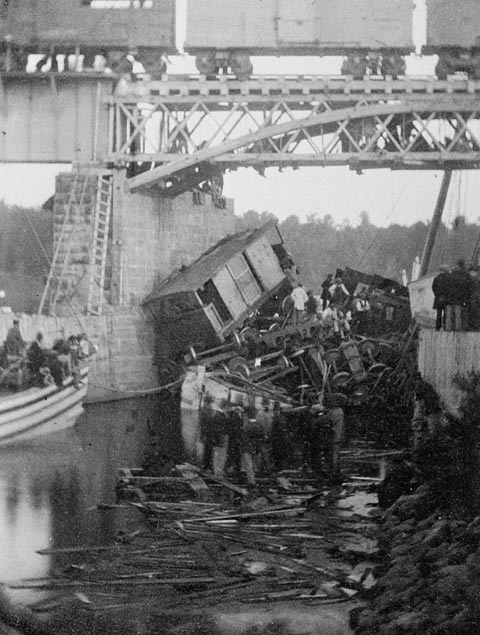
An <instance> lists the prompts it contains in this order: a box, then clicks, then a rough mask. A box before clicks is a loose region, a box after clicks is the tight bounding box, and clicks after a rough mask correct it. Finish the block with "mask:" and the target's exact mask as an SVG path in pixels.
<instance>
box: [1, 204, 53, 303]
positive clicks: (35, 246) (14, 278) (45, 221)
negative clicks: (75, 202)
mask: <svg viewBox="0 0 480 635" xmlns="http://www.w3.org/2000/svg"><path fill="white" fill-rule="evenodd" d="M39 242H41V244H42V245H43V247H44V249H45V251H46V253H47V254H48V255H49V257H51V254H52V245H53V220H52V213H51V212H48V211H45V210H38V209H23V208H20V207H16V206H8V205H5V204H4V203H3V202H1V201H0V290H2V291H5V300H4V301H3V304H4V305H6V306H10V307H12V309H13V310H14V311H16V312H24V313H34V312H35V311H36V310H37V309H38V306H39V300H40V297H41V294H42V290H43V283H44V279H45V276H46V275H47V274H48V270H49V266H48V262H47V259H46V257H45V255H44V254H43V253H42V249H41V247H40V244H39Z"/></svg>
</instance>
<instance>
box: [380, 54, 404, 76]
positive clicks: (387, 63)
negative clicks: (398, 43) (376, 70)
mask: <svg viewBox="0 0 480 635" xmlns="http://www.w3.org/2000/svg"><path fill="white" fill-rule="evenodd" d="M381 69H382V75H383V76H384V77H386V76H387V75H390V76H391V77H393V79H397V77H399V75H405V72H406V70H407V65H406V63H405V60H404V59H403V57H402V56H401V55H396V54H391V55H384V56H383V59H382V66H381Z"/></svg>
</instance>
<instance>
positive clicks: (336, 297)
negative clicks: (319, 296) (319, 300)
mask: <svg viewBox="0 0 480 635" xmlns="http://www.w3.org/2000/svg"><path fill="white" fill-rule="evenodd" d="M328 291H329V293H330V304H332V305H334V306H336V307H343V305H344V304H345V302H346V300H347V298H348V296H349V295H350V293H349V292H348V290H347V288H346V286H345V285H344V284H343V280H342V279H341V278H335V282H334V283H333V284H332V286H331V287H330V289H329V290H328Z"/></svg>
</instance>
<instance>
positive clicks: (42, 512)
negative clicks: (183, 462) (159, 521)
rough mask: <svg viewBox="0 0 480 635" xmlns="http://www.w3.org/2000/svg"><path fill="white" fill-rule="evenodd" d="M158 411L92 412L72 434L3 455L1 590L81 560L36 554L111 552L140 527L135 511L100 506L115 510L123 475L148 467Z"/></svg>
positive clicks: (128, 406)
mask: <svg viewBox="0 0 480 635" xmlns="http://www.w3.org/2000/svg"><path fill="white" fill-rule="evenodd" d="M156 409H157V404H156V402H155V399H154V398H144V399H141V400H129V401H122V402H114V403H109V404H102V405H92V406H87V407H86V409H85V413H84V414H83V415H81V417H80V419H79V420H78V421H77V424H76V426H75V427H74V428H72V429H70V430H65V431H62V432H58V433H56V434H53V435H50V436H48V437H44V438H43V439H38V440H34V441H30V442H28V443H26V442H24V443H22V444H21V445H20V444H19V445H16V446H7V447H3V448H0V553H1V554H2V558H0V582H16V581H20V580H23V579H26V578H38V577H42V576H45V575H47V574H48V573H49V572H52V571H53V572H55V571H57V570H60V569H61V567H62V566H65V562H66V561H67V562H72V561H74V560H75V559H74V557H72V556H71V555H69V556H68V557H65V556H62V555H50V556H45V555H39V554H37V553H36V551H37V550H40V549H45V548H55V549H61V548H63V547H75V546H84V545H99V544H107V543H109V542H111V541H112V540H113V538H114V537H115V536H116V535H117V534H118V531H119V530H120V529H122V530H124V531H130V530H131V529H132V528H133V527H137V526H138V523H139V517H138V512H137V511H136V510H134V509H132V510H131V511H130V512H128V513H126V512H125V510H122V511H121V513H118V512H115V511H111V510H110V511H104V512H99V511H98V510H97V509H96V508H95V506H96V505H97V504H98V503H114V502H115V483H116V472H117V469H118V468H119V467H125V466H137V465H141V463H142V457H143V453H144V450H145V446H146V440H147V437H148V430H147V425H148V423H149V422H150V423H151V422H152V421H155V419H156V417H157V414H158V413H156ZM9 595H10V597H12V598H13V599H21V601H22V602H28V601H29V600H30V599H31V597H33V594H31V593H29V592H22V593H21V594H19V593H18V592H16V593H15V592H9ZM19 596H21V597H19ZM35 599H36V600H38V599H39V595H38V594H36V595H35Z"/></svg>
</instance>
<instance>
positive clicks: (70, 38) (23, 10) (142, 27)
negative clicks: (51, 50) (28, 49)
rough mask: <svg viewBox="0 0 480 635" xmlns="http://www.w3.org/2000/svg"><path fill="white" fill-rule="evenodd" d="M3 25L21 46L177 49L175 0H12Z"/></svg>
mask: <svg viewBox="0 0 480 635" xmlns="http://www.w3.org/2000/svg"><path fill="white" fill-rule="evenodd" d="M7 11H8V12H7V20H6V25H5V26H4V29H5V31H6V32H8V33H10V34H11V35H12V36H13V40H14V41H15V42H16V43H18V44H21V45H24V46H28V45H31V46H33V45H47V44H57V45H64V46H67V45H72V46H75V45H79V46H82V45H83V46H95V47H98V48H99V49H101V48H102V47H106V48H108V47H112V46H116V47H118V48H122V47H129V46H146V47H149V46H151V47H161V48H162V49H165V50H168V51H170V52H173V51H174V50H175V2H174V0H153V4H152V6H151V8H134V7H133V6H130V7H128V8H121V9H120V8H109V9H98V8H93V7H92V6H90V5H88V4H85V3H83V2H82V0H42V2H36V1H35V0H10V3H9V5H8V10H7Z"/></svg>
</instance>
